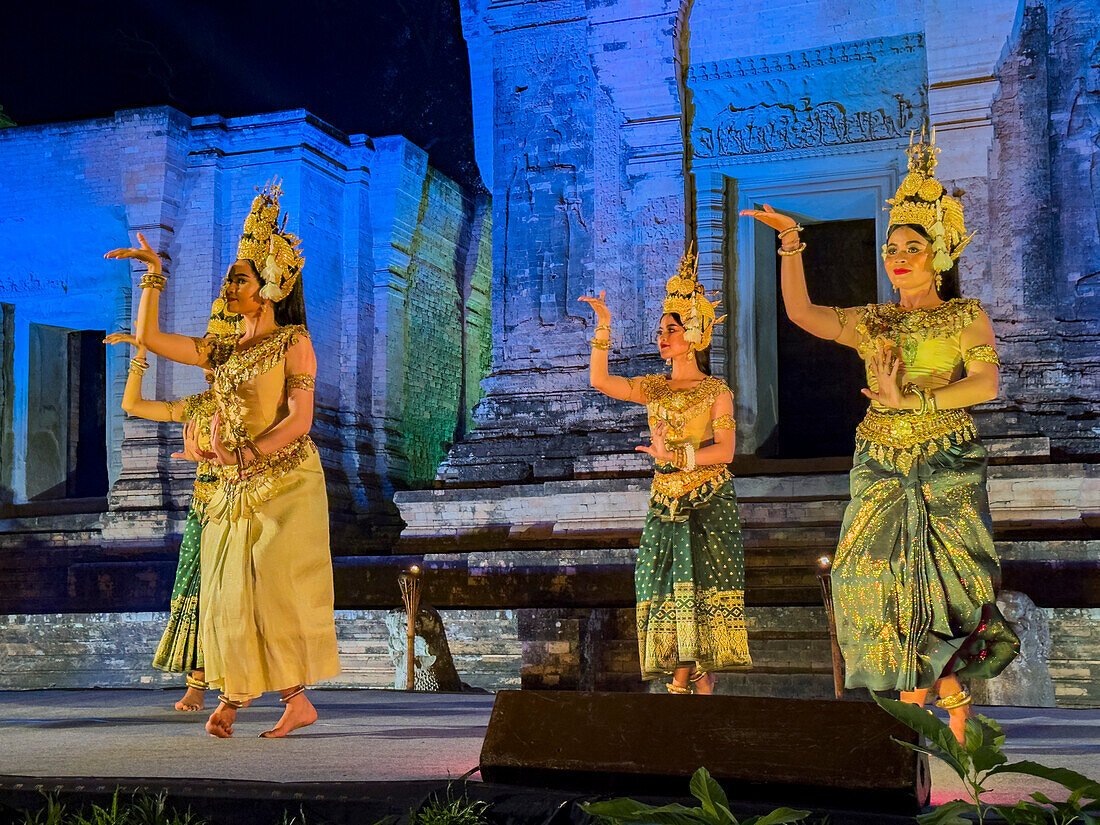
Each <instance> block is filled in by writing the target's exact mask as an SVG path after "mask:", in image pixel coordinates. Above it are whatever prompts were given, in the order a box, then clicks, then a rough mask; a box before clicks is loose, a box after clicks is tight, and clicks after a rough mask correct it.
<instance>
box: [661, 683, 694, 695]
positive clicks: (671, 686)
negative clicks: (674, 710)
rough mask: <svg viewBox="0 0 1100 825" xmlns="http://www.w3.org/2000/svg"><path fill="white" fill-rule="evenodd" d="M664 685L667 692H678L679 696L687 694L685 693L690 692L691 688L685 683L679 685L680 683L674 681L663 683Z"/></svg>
mask: <svg viewBox="0 0 1100 825" xmlns="http://www.w3.org/2000/svg"><path fill="white" fill-rule="evenodd" d="M665 687H666V688H668V692H669V693H676V694H679V695H681V696H684V695H687V694H690V693H691V688H690V687H688V686H687V685H683V686H680V685H678V684H676V683H675V682H669V683H668V684H667V685H665Z"/></svg>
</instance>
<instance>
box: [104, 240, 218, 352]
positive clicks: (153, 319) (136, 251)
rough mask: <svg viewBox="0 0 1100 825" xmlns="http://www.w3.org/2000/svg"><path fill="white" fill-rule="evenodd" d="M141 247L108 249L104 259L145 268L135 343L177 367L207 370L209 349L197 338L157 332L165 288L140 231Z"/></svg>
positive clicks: (157, 258)
mask: <svg viewBox="0 0 1100 825" xmlns="http://www.w3.org/2000/svg"><path fill="white" fill-rule="evenodd" d="M137 239H138V243H139V244H141V246H139V247H136V248H126V247H123V248H121V249H112V250H111V251H110V252H108V253H107V254H106V255H104V256H103V257H104V258H111V259H123V258H133V259H134V260H138V261H141V262H142V263H144V264H145V265H146V266H147V267H148V269H147V271H146V273H145V274H144V275H143V276H142V278H141V300H140V301H139V302H138V317H137V340H138V343H139V344H140V345H141V346H142V347H145V348H146V349H148V350H149V352H152V353H155V354H156V355H159V356H161V357H162V358H167V359H169V360H170V361H176V362H178V363H180V364H194V365H196V366H200V367H209V366H210V360H209V354H210V353H209V348H208V347H206V346H205V345H204V344H203V339H201V338H191V337H189V336H187V335H174V334H172V333H168V332H161V331H160V319H159V314H160V292H161V290H162V289H164V286H165V277H164V275H163V274H162V272H161V265H160V256H159V255H157V253H156V251H155V250H154V249H153V247H151V246H149V243H148V242H147V241H146V240H145V236H144V235H142V234H141V233H140V232H139V233H138V235H137Z"/></svg>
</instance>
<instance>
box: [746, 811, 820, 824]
mask: <svg viewBox="0 0 1100 825" xmlns="http://www.w3.org/2000/svg"><path fill="white" fill-rule="evenodd" d="M809 815H810V812H809V811H799V810H797V809H795V808H776V809H775V810H774V811H772V812H771V813H770V814H764V815H763V816H756V817H753V818H752V819H747V820H745V822H744V825H784V823H791V822H801V821H802V820H803V819H805V818H806V817H808V816H809Z"/></svg>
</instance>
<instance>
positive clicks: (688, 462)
mask: <svg viewBox="0 0 1100 825" xmlns="http://www.w3.org/2000/svg"><path fill="white" fill-rule="evenodd" d="M683 449H684V467H683V469H685V470H694V469H695V447H694V445H692V444H685V445H684V448H683Z"/></svg>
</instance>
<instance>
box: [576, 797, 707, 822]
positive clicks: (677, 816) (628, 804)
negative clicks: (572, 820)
mask: <svg viewBox="0 0 1100 825" xmlns="http://www.w3.org/2000/svg"><path fill="white" fill-rule="evenodd" d="M581 808H582V809H583V810H584V811H585V813H588V814H591V815H592V816H594V817H596V818H597V819H607V820H611V821H613V822H645V823H653V825H712V823H708V822H707V819H706V815H705V814H704V813H703V809H702V808H687V807H685V806H683V805H680V804H679V803H673V804H671V805H661V806H660V807H654V806H653V805H646V804H645V803H644V802H637V801H636V800H633V799H625V798H623V799H609V800H607V801H606V802H582V803H581Z"/></svg>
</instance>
